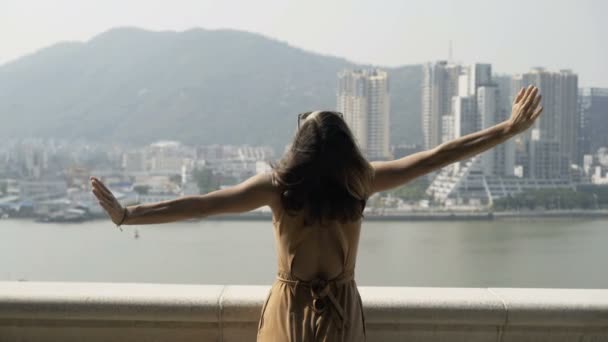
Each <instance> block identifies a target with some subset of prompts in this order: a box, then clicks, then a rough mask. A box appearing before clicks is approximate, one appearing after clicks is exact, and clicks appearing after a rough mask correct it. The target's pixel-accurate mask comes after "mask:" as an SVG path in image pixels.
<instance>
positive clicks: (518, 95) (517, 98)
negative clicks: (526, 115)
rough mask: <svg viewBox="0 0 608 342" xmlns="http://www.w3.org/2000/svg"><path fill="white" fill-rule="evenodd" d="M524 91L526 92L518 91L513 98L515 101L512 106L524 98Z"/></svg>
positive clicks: (523, 89)
mask: <svg viewBox="0 0 608 342" xmlns="http://www.w3.org/2000/svg"><path fill="white" fill-rule="evenodd" d="M525 90H526V88H521V89H520V90H519V93H517V96H516V97H515V101H513V104H518V103H519V101H521V99H522V98H523V97H524V93H525Z"/></svg>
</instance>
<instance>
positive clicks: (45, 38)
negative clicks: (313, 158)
mask: <svg viewBox="0 0 608 342" xmlns="http://www.w3.org/2000/svg"><path fill="white" fill-rule="evenodd" d="M607 12H608V3H607V2H605V1H600V0H595V1H594V0H585V1H567V0H561V1H551V0H542V1H533V2H529V1H523V0H517V1H482V0H467V1H449V0H434V1H395V0H390V1H382V2H381V3H379V2H376V1H346V0H341V1H331V2H327V1H321V0H314V1H306V2H304V1H300V2H295V1H290V2H286V1H280V0H265V1H256V2H251V1H245V0H228V1H221V2H218V1H194V0H182V1H172V2H168V1H144V0H132V1H128V2H124V1H118V0H108V1H103V2H89V1H86V2H85V1H77V0H60V1H53V2H42V1H33V0H26V1H21V0H5V1H3V3H2V11H1V12H0V40H1V41H2V42H3V44H2V46H0V65H1V64H2V63H6V62H8V61H11V60H14V59H16V58H18V57H21V56H23V55H26V54H29V53H32V52H34V51H36V50H38V49H40V48H43V47H46V46H49V45H52V44H55V43H57V42H59V41H86V40H88V39H90V38H91V37H93V36H95V35H97V34H99V33H101V32H104V31H107V30H108V29H111V28H114V27H122V26H135V27H141V28H144V29H149V30H177V31H182V30H187V29H191V28H195V27H202V28H206V29H215V28H231V29H238V30H246V31H251V32H256V33H261V34H264V35H266V36H269V37H272V38H275V39H279V40H281V41H286V42H288V43H289V44H290V45H293V46H297V47H301V48H303V49H306V50H310V51H313V52H317V53H322V54H330V55H335V56H340V57H344V58H347V59H349V60H351V61H354V62H356V63H363V64H367V63H371V64H375V65H384V66H397V65H406V64H420V63H424V62H427V61H432V60H439V59H447V58H448V55H449V52H448V51H449V45H450V41H451V42H452V51H453V52H452V55H453V59H454V61H456V62H462V63H474V62H486V63H492V64H493V66H494V70H495V71H496V72H499V73H509V74H516V73H521V72H525V71H526V70H529V69H530V68H531V67H534V66H544V67H547V68H549V69H554V70H559V69H572V70H574V71H575V72H576V73H577V74H578V75H579V78H580V79H579V82H580V84H581V85H582V86H586V87H592V86H593V87H606V86H608V66H607V65H606V63H605V61H606V60H608V46H606V44H604V43H603V42H604V41H605V37H603V35H604V34H605V32H608V23H607V22H606V21H605V20H603V16H604V15H605V13H607Z"/></svg>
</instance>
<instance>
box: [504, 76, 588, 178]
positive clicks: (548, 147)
mask: <svg viewBox="0 0 608 342" xmlns="http://www.w3.org/2000/svg"><path fill="white" fill-rule="evenodd" d="M530 84H531V85H535V86H537V87H538V88H539V90H540V92H541V94H542V96H543V99H542V102H543V103H542V106H543V108H544V111H543V115H542V116H541V117H540V118H539V119H538V120H537V121H536V122H535V123H534V126H533V127H532V129H531V130H529V131H528V132H526V133H524V135H523V140H524V142H525V144H526V153H527V157H526V158H525V159H526V160H528V165H524V166H523V167H524V176H527V177H530V178H538V179H555V178H565V179H567V178H569V177H570V165H571V164H573V163H576V162H577V159H578V152H577V146H578V138H577V136H578V131H579V126H580V123H579V115H578V110H577V96H578V76H577V75H576V74H574V73H572V72H571V71H570V70H560V71H559V72H550V71H546V70H545V69H543V68H534V69H532V70H531V71H529V72H527V73H524V74H521V75H517V76H515V77H513V89H512V92H513V93H514V94H515V93H516V92H518V91H519V89H521V88H522V87H525V86H527V85H530Z"/></svg>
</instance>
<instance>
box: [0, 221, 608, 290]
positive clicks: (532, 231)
mask: <svg viewBox="0 0 608 342" xmlns="http://www.w3.org/2000/svg"><path fill="white" fill-rule="evenodd" d="M135 230H137V231H138V233H139V238H135ZM275 273H276V260H275V250H274V241H273V234H272V226H271V223H270V221H268V222H266V221H222V220H220V221H211V220H209V221H201V222H185V223H175V224H166V225H156V226H140V227H133V226H129V227H124V231H122V232H121V231H119V230H118V229H117V228H116V227H114V226H113V225H112V224H111V223H110V222H109V221H93V222H85V223H82V224H46V223H35V222H32V221H28V220H0V281H2V280H28V281H85V282H153V283H190V284H270V283H271V282H272V281H273V280H274V276H275ZM356 278H357V283H358V284H359V285H364V286H365V285H377V286H434V287H435V286H439V287H554V288H608V220H597V219H595V220H585V219H517V220H515V219H513V220H497V221H475V222H465V221H457V222H403V221H395V222H378V221H371V222H364V223H363V231H362V236H361V241H360V247H359V256H358V261H357V270H356Z"/></svg>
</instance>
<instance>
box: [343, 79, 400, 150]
mask: <svg viewBox="0 0 608 342" xmlns="http://www.w3.org/2000/svg"><path fill="white" fill-rule="evenodd" d="M337 97H338V106H337V107H338V111H340V112H342V113H343V114H344V119H345V121H346V123H347V124H348V126H349V127H350V129H351V130H352V132H353V134H354V135H355V139H356V140H357V143H358V144H359V147H360V148H361V150H362V151H363V153H364V154H365V155H366V156H367V158H368V159H370V160H386V159H390V158H391V155H390V150H389V138H390V135H389V134H390V127H389V110H390V107H389V105H390V103H389V83H388V74H387V73H386V72H385V71H381V70H377V69H371V70H345V71H342V72H340V73H339V74H338V94H337Z"/></svg>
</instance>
